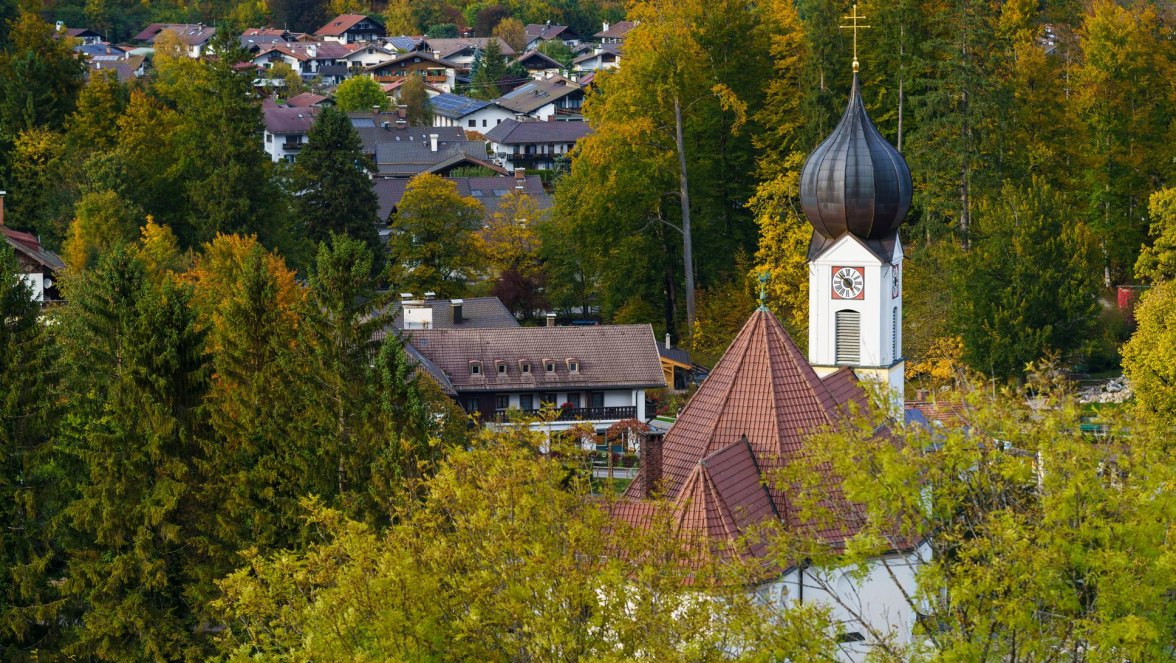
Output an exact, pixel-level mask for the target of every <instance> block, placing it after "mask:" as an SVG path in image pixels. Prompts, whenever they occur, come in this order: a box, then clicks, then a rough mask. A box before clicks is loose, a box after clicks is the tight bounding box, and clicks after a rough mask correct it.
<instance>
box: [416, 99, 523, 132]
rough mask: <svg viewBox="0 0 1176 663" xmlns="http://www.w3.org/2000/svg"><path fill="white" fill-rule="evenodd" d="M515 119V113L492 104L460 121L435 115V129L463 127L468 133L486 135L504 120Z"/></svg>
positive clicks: (459, 119)
mask: <svg viewBox="0 0 1176 663" xmlns="http://www.w3.org/2000/svg"><path fill="white" fill-rule="evenodd" d="M513 118H514V113H512V112H510V111H509V110H507V109H505V108H503V107H501V106H499V105H497V104H490V105H489V106H486V107H485V108H480V109H478V110H476V111H474V112H473V113H470V114H469V115H466V116H465V117H462V118H458V119H451V118H448V117H442V116H441V115H440V114H437V113H434V114H433V126H435V127H461V128H462V129H465V130H467V131H478V132H481V133H486V132H487V131H490V130H491V129H493V128H494V127H496V126H498V125H499V124H501V123H502V121H503V120H510V119H513Z"/></svg>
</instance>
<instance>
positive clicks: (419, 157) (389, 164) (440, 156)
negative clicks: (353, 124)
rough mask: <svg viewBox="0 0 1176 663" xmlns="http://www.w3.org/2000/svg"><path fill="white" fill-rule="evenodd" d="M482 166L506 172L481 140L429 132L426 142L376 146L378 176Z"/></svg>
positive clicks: (409, 176)
mask: <svg viewBox="0 0 1176 663" xmlns="http://www.w3.org/2000/svg"><path fill="white" fill-rule="evenodd" d="M469 167H481V168H489V169H490V170H492V171H496V172H500V173H505V171H503V169H502V168H500V167H499V166H496V165H495V164H493V163H491V162H490V160H489V158H488V157H487V156H486V143H485V141H481V140H455V141H445V140H441V139H440V135H439V134H437V133H430V134H429V140H428V142H423V141H398V142H386V143H380V144H378V145H376V176H377V177H407V178H411V177H415V176H416V175H419V174H421V173H432V174H434V175H441V176H446V175H448V174H449V173H450V172H452V171H454V170H456V169H458V168H469Z"/></svg>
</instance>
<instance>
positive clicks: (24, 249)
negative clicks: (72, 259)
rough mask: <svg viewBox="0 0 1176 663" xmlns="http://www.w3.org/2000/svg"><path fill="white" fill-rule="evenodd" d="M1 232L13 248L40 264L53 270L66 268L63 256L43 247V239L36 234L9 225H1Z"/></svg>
mask: <svg viewBox="0 0 1176 663" xmlns="http://www.w3.org/2000/svg"><path fill="white" fill-rule="evenodd" d="M0 234H2V235H4V239H5V240H6V241H7V242H8V245H9V246H11V247H12V248H13V250H15V251H17V252H18V253H21V254H23V255H25V256H26V257H27V258H28V259H29V260H32V261H33V262H35V263H37V264H38V265H41V266H42V267H47V268H49V269H50V270H52V271H57V270H60V269H64V268H65V263H63V262H62V261H61V258H59V257H58V256H57V254H56V253H54V252H52V251H50V250H48V249H46V248H44V247H42V246H41V240H39V239H37V236H36V235H34V234H32V233H26V232H21V231H19V230H13V229H12V228H9V227H8V226H0Z"/></svg>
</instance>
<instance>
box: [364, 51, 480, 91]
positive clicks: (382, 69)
mask: <svg viewBox="0 0 1176 663" xmlns="http://www.w3.org/2000/svg"><path fill="white" fill-rule="evenodd" d="M458 69H459V67H458V66H457V65H456V64H455V63H453V62H448V61H446V60H442V59H440V58H438V57H435V56H433V55H430V54H428V53H425V52H422V51H412V52H409V53H404V54H402V55H398V56H396V57H394V58H392V59H391V60H388V61H387V62H383V63H380V64H377V65H375V66H372V67H368V68H367V69H365V70H364V73H367V74H369V75H371V77H372V78H374V79H375V80H376V81H377V82H379V83H391V82H395V81H397V80H403V79H404V77H405V76H423V77H424V78H425V83H426V84H427V85H431V86H433V87H436V88H437V89H439V90H441V91H442V92H450V93H451V92H453V90H454V87H455V86H456V83H457V72H458Z"/></svg>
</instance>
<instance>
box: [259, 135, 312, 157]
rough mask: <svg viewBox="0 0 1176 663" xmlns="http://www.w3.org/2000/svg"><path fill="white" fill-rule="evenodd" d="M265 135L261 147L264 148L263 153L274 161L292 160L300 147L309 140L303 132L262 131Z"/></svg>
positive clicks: (299, 150) (300, 149)
mask: <svg viewBox="0 0 1176 663" xmlns="http://www.w3.org/2000/svg"><path fill="white" fill-rule="evenodd" d="M262 133H263V135H264V136H265V142H264V143H262V147H264V148H265V153H266V154H268V155H269V156H270V160H271V161H273V162H274V163H277V162H279V161H291V162H292V161H294V157H296V156H298V153H299V152H301V151H302V148H303V147H304V146H305V145H306V143H308V142H309V141H310V139H309V137H308V136H307V134H305V133H297V134H274V133H270V132H269V131H264V132H262Z"/></svg>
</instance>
